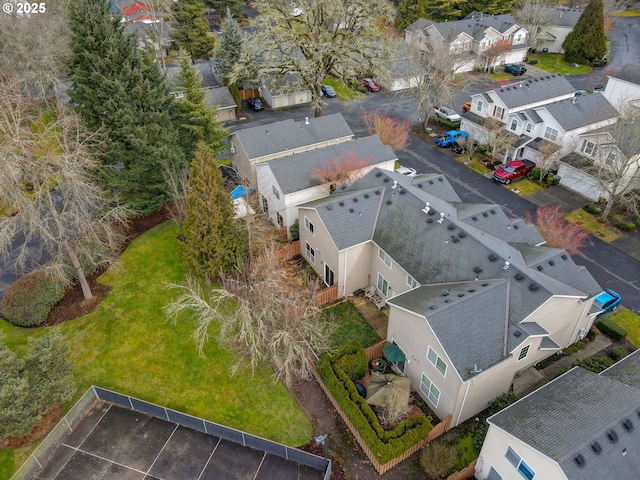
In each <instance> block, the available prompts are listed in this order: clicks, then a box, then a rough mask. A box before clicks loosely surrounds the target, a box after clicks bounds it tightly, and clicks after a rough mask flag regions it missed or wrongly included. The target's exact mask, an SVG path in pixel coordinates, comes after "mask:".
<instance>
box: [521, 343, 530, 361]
mask: <svg viewBox="0 0 640 480" xmlns="http://www.w3.org/2000/svg"><path fill="white" fill-rule="evenodd" d="M529 347H531V345H527V346H526V347H522V350H520V355H518V361H520V360H522V359H523V358H524V357H526V356H527V354H528V353H529Z"/></svg>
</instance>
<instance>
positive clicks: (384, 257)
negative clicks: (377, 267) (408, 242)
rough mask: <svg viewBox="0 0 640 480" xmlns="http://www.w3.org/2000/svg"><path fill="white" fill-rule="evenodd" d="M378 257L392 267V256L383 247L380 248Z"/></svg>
mask: <svg viewBox="0 0 640 480" xmlns="http://www.w3.org/2000/svg"><path fill="white" fill-rule="evenodd" d="M378 257H379V258H380V260H382V261H383V262H384V263H386V264H387V267H389V268H391V264H392V263H393V261H392V260H391V257H390V256H389V255H387V253H386V252H385V251H384V250H382V249H381V248H379V249H378Z"/></svg>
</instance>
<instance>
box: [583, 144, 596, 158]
mask: <svg viewBox="0 0 640 480" xmlns="http://www.w3.org/2000/svg"><path fill="white" fill-rule="evenodd" d="M597 151H598V144H597V143H596V142H592V141H591V140H585V141H584V144H583V145H582V153H584V154H585V155H589V156H590V157H593V156H594V155H595V153H596V152H597Z"/></svg>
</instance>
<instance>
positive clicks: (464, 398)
mask: <svg viewBox="0 0 640 480" xmlns="http://www.w3.org/2000/svg"><path fill="white" fill-rule="evenodd" d="M471 380H472V379H469V382H467V388H466V389H465V391H464V397H462V405H460V411H459V412H458V418H457V419H456V424H455V425H454V427H457V426H458V423H459V422H460V417H461V416H462V410H464V403H465V402H466V401H467V393H469V385H471Z"/></svg>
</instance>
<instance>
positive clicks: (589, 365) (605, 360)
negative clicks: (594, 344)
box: [574, 355, 615, 373]
mask: <svg viewBox="0 0 640 480" xmlns="http://www.w3.org/2000/svg"><path fill="white" fill-rule="evenodd" d="M614 363H615V362H614V361H613V360H612V359H611V358H610V357H607V356H605V355H596V356H595V357H591V358H586V359H584V360H580V361H578V362H576V363H574V365H575V366H578V367H582V368H584V369H585V370H590V371H592V372H595V373H600V372H601V371H603V370H605V369H607V368H609V367H610V366H611V365H613V364H614Z"/></svg>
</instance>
